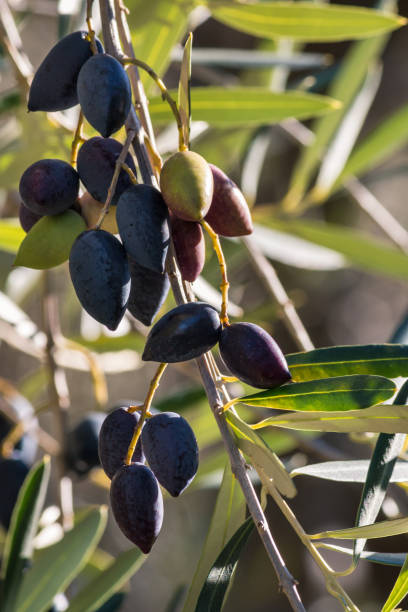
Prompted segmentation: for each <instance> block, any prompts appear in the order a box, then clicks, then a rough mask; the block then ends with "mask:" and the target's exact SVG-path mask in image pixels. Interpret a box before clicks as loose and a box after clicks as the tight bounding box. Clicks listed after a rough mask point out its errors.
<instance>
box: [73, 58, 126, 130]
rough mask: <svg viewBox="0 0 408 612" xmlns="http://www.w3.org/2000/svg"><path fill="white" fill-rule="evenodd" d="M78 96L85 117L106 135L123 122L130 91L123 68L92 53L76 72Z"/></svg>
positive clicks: (112, 59)
mask: <svg viewBox="0 0 408 612" xmlns="http://www.w3.org/2000/svg"><path fill="white" fill-rule="evenodd" d="M77 92H78V100H79V103H80V105H81V109H82V111H83V113H84V115H85V118H86V119H87V120H88V121H89V123H90V124H91V125H92V127H94V128H95V130H97V131H98V132H99V133H100V134H102V136H104V137H105V138H107V137H108V136H110V135H111V134H113V133H114V132H117V130H119V129H120V128H121V127H122V125H123V124H124V123H125V121H126V118H127V116H128V114H129V111H130V106H131V102H132V94H131V89H130V83H129V79H128V76H127V74H126V70H125V69H124V68H123V66H122V64H121V63H120V62H118V60H117V59H115V58H114V57H112V56H111V55H107V54H105V53H99V54H98V55H93V56H92V57H91V58H90V59H88V60H87V61H86V62H85V64H84V65H83V66H82V68H81V70H80V72H79V75H78V86H77Z"/></svg>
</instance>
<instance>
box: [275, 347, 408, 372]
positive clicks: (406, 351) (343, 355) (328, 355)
mask: <svg viewBox="0 0 408 612" xmlns="http://www.w3.org/2000/svg"><path fill="white" fill-rule="evenodd" d="M286 361H287V363H288V366H289V369H290V373H291V374H292V378H293V380H295V381H303V380H311V379H312V380H313V379H315V378H327V377H329V376H347V375H350V374H375V375H378V376H386V377H387V378H396V377H397V376H408V346H404V345H402V344H362V345H358V344H357V345H354V346H353V345H350V346H331V347H327V348H320V349H314V350H312V351H307V352H303V353H291V354H289V355H286Z"/></svg>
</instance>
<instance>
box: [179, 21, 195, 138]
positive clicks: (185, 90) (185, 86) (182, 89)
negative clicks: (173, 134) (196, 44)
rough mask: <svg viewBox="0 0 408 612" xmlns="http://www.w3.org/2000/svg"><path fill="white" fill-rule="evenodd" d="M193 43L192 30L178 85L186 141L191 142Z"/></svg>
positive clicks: (180, 111)
mask: <svg viewBox="0 0 408 612" xmlns="http://www.w3.org/2000/svg"><path fill="white" fill-rule="evenodd" d="M192 44H193V34H192V32H190V34H189V36H188V38H187V41H186V44H185V45H184V53H183V59H182V61H181V70H180V80H179V86H178V109H179V113H180V117H181V123H182V125H183V137H184V142H185V143H186V144H187V145H189V142H190V120H191V96H190V82H191V48H192Z"/></svg>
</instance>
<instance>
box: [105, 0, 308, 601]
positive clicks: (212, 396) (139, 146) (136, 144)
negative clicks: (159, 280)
mask: <svg viewBox="0 0 408 612" xmlns="http://www.w3.org/2000/svg"><path fill="white" fill-rule="evenodd" d="M99 1H100V13H101V20H102V28H103V34H104V42H105V46H106V48H107V49H108V52H110V53H111V54H112V55H114V56H115V57H116V58H118V59H119V58H122V57H123V53H122V50H121V47H120V41H119V35H118V30H117V24H116V18H115V14H114V10H113V6H112V1H113V0H99ZM122 19H123V13H122ZM144 113H145V114H148V110H147V108H146V109H144ZM132 127H133V128H136V137H135V138H134V140H133V148H134V151H135V154H136V157H137V159H138V162H139V167H140V171H141V174H142V178H143V181H144V182H145V183H147V184H149V185H153V186H157V180H156V176H155V172H154V170H153V168H152V165H151V162H150V159H149V156H148V153H147V149H146V145H145V142H144V137H143V135H144V129H143V128H142V125H141V123H140V120H139V118H138V117H137V115H136V113H135V112H133V111H131V112H130V113H129V117H128V120H127V129H129V128H132ZM153 142H154V141H153ZM166 269H167V272H168V275H169V279H170V282H171V286H172V290H173V294H174V298H175V300H176V302H177V304H182V303H185V302H186V301H192V300H193V299H194V298H193V297H192V294H191V293H190V294H189V295H187V296H186V293H185V286H184V287H183V283H182V281H181V277H180V272H179V271H178V268H177V265H176V262H175V257H174V250H173V247H172V245H170V248H169V252H168V256H167V261H166ZM187 293H189V292H188V291H187ZM209 359H210V356H209V354H206V355H203V356H201V357H199V358H198V359H197V360H196V362H197V365H198V368H199V371H200V374H201V378H202V381H203V386H204V389H205V392H206V394H207V397H208V400H209V404H210V407H211V409H212V412H213V414H214V418H215V420H216V423H217V425H218V428H219V430H220V434H221V437H222V439H223V441H224V445H225V447H226V450H227V453H228V456H229V459H230V462H231V469H232V471H233V473H234V475H235V477H236V478H237V480H238V482H239V484H240V486H241V489H242V491H243V494H244V497H245V500H246V503H247V506H248V509H249V512H250V514H251V516H252V518H253V520H254V524H255V526H256V528H257V530H258V533H259V535H260V538H261V540H262V542H263V545H264V547H265V550H266V551H267V553H268V556H269V558H270V560H271V563H272V566H273V568H274V570H275V573H276V576H277V578H278V582H279V584H280V586H281V588H282V590H283V592H284V593H285V595H286V597H287V599H288V601H289V602H290V605H291V607H292V609H293V610H294V611H296V612H305V608H304V606H303V604H302V601H301V598H300V595H299V593H298V590H297V582H296V580H295V579H294V578H293V576H292V575H291V573H290V572H289V570H288V568H287V567H286V564H285V562H284V560H283V558H282V557H281V555H280V552H279V550H278V548H277V546H276V543H275V541H274V539H273V536H272V533H271V531H270V528H269V525H268V522H267V519H266V517H265V514H264V512H263V510H262V507H261V505H260V503H259V500H258V497H257V495H256V492H255V490H254V488H253V485H252V483H251V480H250V478H249V476H248V473H247V470H246V467H245V461H244V458H243V456H242V454H241V453H240V451H239V450H238V448H237V446H236V445H235V442H234V438H233V436H232V433H231V431H230V429H229V427H228V425H227V422H226V421H225V418H224V417H223V416H221V415H220V414H219V411H220V409H221V408H222V405H223V402H222V400H221V398H220V395H219V392H218V390H217V386H216V383H215V380H214V378H213V376H212V373H211V368H210V365H209Z"/></svg>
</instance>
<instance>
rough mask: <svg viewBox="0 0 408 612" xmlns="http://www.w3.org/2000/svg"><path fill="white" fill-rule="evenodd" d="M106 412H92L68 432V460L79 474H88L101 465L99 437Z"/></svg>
mask: <svg viewBox="0 0 408 612" xmlns="http://www.w3.org/2000/svg"><path fill="white" fill-rule="evenodd" d="M105 416H106V415H105V413H104V412H90V413H89V414H87V415H86V416H85V417H83V418H82V419H81V421H80V422H79V423H78V424H77V425H76V426H75V427H74V428H73V429H72V430H71V431H70V432H69V433H68V439H67V442H68V444H67V449H68V452H67V462H68V465H69V466H70V467H71V469H73V470H74V472H76V473H77V474H80V475H82V474H87V473H88V472H89V471H90V470H91V469H92V468H94V467H97V466H98V465H99V455H98V437H99V432H100V429H101V427H102V423H103V422H104V420H105Z"/></svg>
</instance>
